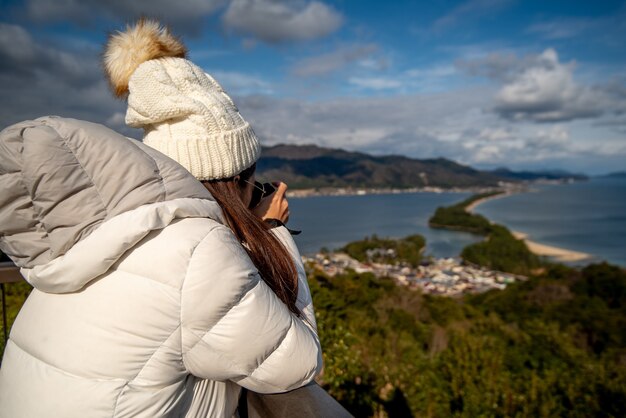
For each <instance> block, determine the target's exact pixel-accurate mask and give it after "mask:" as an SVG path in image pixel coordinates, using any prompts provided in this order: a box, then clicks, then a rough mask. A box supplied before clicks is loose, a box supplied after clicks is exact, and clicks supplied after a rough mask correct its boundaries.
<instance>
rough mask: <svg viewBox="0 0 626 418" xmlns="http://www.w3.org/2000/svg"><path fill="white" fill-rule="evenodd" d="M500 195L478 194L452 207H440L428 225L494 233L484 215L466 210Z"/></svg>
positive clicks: (482, 233)
mask: <svg viewBox="0 0 626 418" xmlns="http://www.w3.org/2000/svg"><path fill="white" fill-rule="evenodd" d="M498 194H500V192H492V193H482V194H477V195H474V196H472V197H469V198H467V199H465V200H464V201H462V202H460V203H457V204H455V205H452V206H446V207H443V206H440V207H438V208H437V210H436V211H435V214H434V215H433V216H432V217H431V218H430V219H429V220H428V224H429V225H430V226H431V227H432V228H445V229H453V230H459V231H466V232H471V233H474V234H480V235H487V234H489V233H491V232H492V225H491V222H489V220H488V219H487V218H485V217H484V216H482V215H477V214H473V213H469V212H467V211H466V210H465V208H466V207H467V206H469V205H470V204H472V203H474V202H475V201H477V200H480V199H485V198H487V197H490V196H495V195H498Z"/></svg>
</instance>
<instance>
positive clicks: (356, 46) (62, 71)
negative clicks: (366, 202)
mask: <svg viewBox="0 0 626 418" xmlns="http://www.w3.org/2000/svg"><path fill="white" fill-rule="evenodd" d="M140 15H145V16H151V17H157V18H159V19H161V20H162V21H163V22H165V23H168V24H169V25H170V27H171V29H172V31H173V32H174V33H176V34H179V35H181V36H182V38H183V40H184V41H185V43H186V44H187V46H188V47H189V50H190V58H191V59H192V60H193V61H194V62H196V63H197V64H198V65H200V66H201V67H203V68H204V69H205V70H206V71H207V72H209V73H211V74H212V75H213V76H214V77H215V78H216V79H217V80H218V81H219V82H220V83H221V84H222V85H223V86H224V88H225V89H226V90H227V91H228V92H229V94H231V96H233V97H234V99H235V102H236V103H237V105H238V106H239V108H240V110H241V112H242V114H243V116H244V117H245V118H246V119H247V120H249V121H250V122H251V124H252V125H253V127H254V128H255V131H256V132H257V134H258V135H259V137H260V138H261V141H262V142H263V143H264V144H266V145H271V144H276V143H293V144H311V143H313V144H318V145H320V146H326V147H339V148H344V149H349V150H358V151H364V152H368V153H373V154H400V155H406V156H409V157H414V158H435V157H445V158H450V159H453V160H456V161H458V162H460V163H463V164H468V165H471V166H474V167H477V168H485V169H488V168H495V167H500V166H507V167H510V168H513V169H565V170H570V171H577V172H586V173H590V174H602V173H606V172H609V171H617V170H626V2H625V1H608V0H603V1H521V0H467V1H444V0H431V1H428V2H421V1H420V2H418V1H389V2H383V1H356V0H353V1H348V0H343V1H341V0H337V1H309V0H283V1H275V0H230V1H229V0H189V1H177V2H174V1H168V0H152V1H132V2H131V1H128V0H109V1H94V0H82V1H79V0H64V1H59V0H27V1H20V2H16V1H6V0H0V88H1V89H2V92H3V106H2V108H1V109H0V127H4V126H7V125H9V124H11V123H14V122H17V121H20V120H23V119H27V118H34V117H38V116H42V115H47V114H59V115H62V116H68V117H77V118H83V119H88V120H92V121H96V122H101V123H105V124H107V125H109V126H111V127H112V128H114V129H116V130H119V131H122V132H124V133H126V134H129V135H132V136H135V137H140V136H141V132H139V131H134V130H131V129H129V128H127V127H125V125H124V114H125V111H126V108H125V103H124V102H123V101H119V100H115V99H114V98H113V96H112V95H111V93H110V92H109V90H108V87H107V84H106V82H105V80H104V77H103V75H102V71H101V68H100V62H99V59H100V58H99V54H100V53H101V48H102V44H103V43H104V41H105V40H106V36H107V33H108V32H110V31H114V30H119V29H123V28H124V25H125V24H126V23H128V22H132V21H133V20H134V19H136V18H137V17H138V16H140Z"/></svg>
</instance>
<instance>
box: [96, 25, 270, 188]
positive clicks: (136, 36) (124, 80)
mask: <svg viewBox="0 0 626 418" xmlns="http://www.w3.org/2000/svg"><path fill="white" fill-rule="evenodd" d="M185 54H186V49H185V47H184V46H183V44H182V43H181V42H180V41H179V40H178V39H176V38H175V37H173V36H172V35H171V34H170V33H169V31H168V30H167V29H166V28H164V27H162V26H161V25H160V24H159V23H158V22H155V21H150V20H140V21H139V22H138V23H137V24H136V25H135V26H133V27H128V28H127V29H126V31H125V32H118V33H116V34H114V35H112V36H111V37H110V38H109V41H108V43H107V46H106V49H105V52H104V67H105V71H106V73H107V76H108V78H109V82H110V84H111V87H112V88H113V90H114V92H115V94H116V95H117V96H118V97H123V96H125V95H126V94H127V95H128V110H127V112H126V124H127V125H129V126H132V127H134V128H143V129H144V139H143V142H144V143H145V144H146V145H149V146H151V147H152V148H155V149H157V150H158V151H160V152H162V153H163V154H165V155H167V156H169V157H170V158H172V159H174V160H176V161H178V162H179V163H180V164H181V165H182V166H183V167H185V168H186V169H187V170H189V172H190V173H191V174H193V175H194V176H195V177H196V178H197V179H198V180H217V179H224V178H229V177H233V176H235V175H237V174H239V173H241V172H242V171H243V170H245V169H246V168H248V167H250V166H251V165H252V164H254V162H255V161H256V160H257V159H258V158H259V155H260V152H261V147H260V145H259V141H258V139H257V137H256V135H255V134H254V131H253V130H252V128H251V127H250V125H249V124H248V123H247V122H246V121H245V120H244V119H243V118H242V117H241V115H240V114H239V110H238V109H237V107H236V106H235V104H234V103H233V101H232V100H231V98H230V97H228V95H227V94H226V93H225V92H224V90H223V89H222V87H221V86H220V85H219V84H218V83H217V82H216V81H215V80H214V79H213V77H211V76H210V75H208V74H205V72H204V71H202V69H201V68H200V67H198V66H197V65H195V64H194V63H192V62H191V61H189V60H187V59H185V58H184V57H185Z"/></svg>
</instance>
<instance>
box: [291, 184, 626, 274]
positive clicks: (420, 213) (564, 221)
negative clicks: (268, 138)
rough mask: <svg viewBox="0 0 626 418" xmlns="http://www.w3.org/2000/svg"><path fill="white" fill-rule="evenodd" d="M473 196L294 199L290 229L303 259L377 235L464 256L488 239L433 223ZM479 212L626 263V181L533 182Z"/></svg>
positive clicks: (534, 235) (543, 239)
mask: <svg viewBox="0 0 626 418" xmlns="http://www.w3.org/2000/svg"><path fill="white" fill-rule="evenodd" d="M470 195H471V194H470V193H405V194H375V195H363V196H316V197H308V198H298V199H296V198H291V199H290V200H289V207H290V212H291V219H290V221H289V226H290V227H292V228H294V229H301V230H302V231H303V232H302V234H300V235H297V236H296V237H295V239H296V242H297V244H298V246H299V248H300V251H301V252H302V254H307V255H310V254H314V253H315V252H317V251H319V250H320V248H322V247H326V248H328V249H337V248H339V247H341V246H343V245H345V244H346V243H348V242H350V241H355V240H359V239H363V238H364V237H366V236H371V235H373V234H376V235H378V236H379V237H392V238H401V237H404V236H407V235H411V234H421V235H423V236H424V238H426V243H427V247H426V250H425V253H426V254H427V255H432V256H434V257H453V256H458V255H459V254H460V252H461V250H462V249H463V247H465V246H466V245H469V244H471V243H474V242H478V241H480V240H481V239H482V237H480V236H477V235H472V234H468V233H464V232H455V231H446V230H438V229H431V228H429V227H428V219H429V218H430V216H432V214H433V213H434V212H435V210H436V208H437V207H438V206H448V205H452V204H454V203H457V202H460V201H461V200H463V199H465V198H467V197H468V196H470ZM475 212H477V213H480V214H483V215H484V216H486V217H487V218H489V219H490V220H492V221H495V222H498V223H501V224H504V225H506V226H507V227H509V228H510V229H512V230H515V231H519V232H524V233H527V234H528V235H529V238H530V239H532V240H533V241H536V242H539V243H542V244H547V245H552V246H556V247H561V248H565V249H571V250H575V251H581V252H585V253H589V254H591V255H593V259H592V260H591V261H598V260H607V261H609V262H611V263H614V264H619V265H622V266H626V179H600V178H595V179H591V180H590V181H587V182H579V183H572V184H550V185H548V184H544V185H533V186H531V188H530V190H529V191H528V192H526V193H519V194H514V195H511V196H508V197H505V198H500V199H494V200H490V201H487V202H485V203H483V204H482V205H479V206H478V207H477V208H476V209H475Z"/></svg>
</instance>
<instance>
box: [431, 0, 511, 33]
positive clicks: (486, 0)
mask: <svg viewBox="0 0 626 418" xmlns="http://www.w3.org/2000/svg"><path fill="white" fill-rule="evenodd" d="M513 1H514V0H468V1H466V2H464V3H461V4H460V5H458V6H456V7H455V8H454V9H452V10H451V11H450V12H448V13H447V14H445V15H444V16H442V17H440V18H439V19H437V20H435V23H434V24H433V28H434V29H435V30H437V31H441V30H445V29H449V28H451V27H453V26H456V25H458V24H462V23H466V22H467V21H471V20H476V19H479V18H481V17H483V16H487V15H491V14H494V13H497V12H499V11H500V10H502V9H503V8H505V7H507V6H509V5H510V4H512V3H513Z"/></svg>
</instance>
